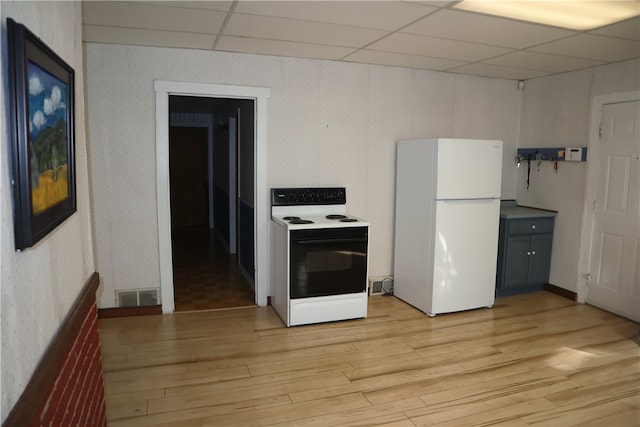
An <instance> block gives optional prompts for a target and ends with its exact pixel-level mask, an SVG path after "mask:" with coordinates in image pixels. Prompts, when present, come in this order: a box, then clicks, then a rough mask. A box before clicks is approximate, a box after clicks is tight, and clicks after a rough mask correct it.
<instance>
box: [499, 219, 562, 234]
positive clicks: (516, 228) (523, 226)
mask: <svg viewBox="0 0 640 427" xmlns="http://www.w3.org/2000/svg"><path fill="white" fill-rule="evenodd" d="M551 232H553V218H530V219H514V220H510V221H509V231H508V234H538V233H551Z"/></svg>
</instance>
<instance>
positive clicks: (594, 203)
mask: <svg viewBox="0 0 640 427" xmlns="http://www.w3.org/2000/svg"><path fill="white" fill-rule="evenodd" d="M597 207H598V201H597V200H594V201H593V203H591V209H593V213H596V208H597Z"/></svg>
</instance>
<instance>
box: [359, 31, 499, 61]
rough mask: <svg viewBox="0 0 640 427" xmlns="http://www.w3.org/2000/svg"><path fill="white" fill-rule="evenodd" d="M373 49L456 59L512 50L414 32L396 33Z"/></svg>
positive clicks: (468, 59)
mask: <svg viewBox="0 0 640 427" xmlns="http://www.w3.org/2000/svg"><path fill="white" fill-rule="evenodd" d="M367 48H368V49H371V50H382V51H387V52H399V53H408V54H411V55H420V56H430V57H435V58H446V59H455V60H459V61H467V62H470V61H481V60H483V59H487V58H491V57H494V56H498V55H503V54H505V53H508V52H511V49H505V48H501V47H495V46H487V45H481V44H475V43H467V42H460V41H454V40H445V39H439V38H434V37H423V36H417V35H413V34H404V33H394V34H391V35H390V36H388V37H385V38H384V39H382V40H379V41H377V42H375V43H373V44H371V45H370V46H367Z"/></svg>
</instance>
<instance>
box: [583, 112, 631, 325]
mask: <svg viewBox="0 0 640 427" xmlns="http://www.w3.org/2000/svg"><path fill="white" fill-rule="evenodd" d="M639 127H640V101H633V102H620V103H616V104H606V105H604V106H603V110H602V124H601V137H600V141H599V144H600V147H599V150H600V157H599V165H600V167H599V176H598V188H597V190H596V191H597V192H596V201H595V203H594V208H595V221H594V230H593V240H592V241H593V249H592V252H591V261H590V266H591V272H590V279H589V288H588V292H587V302H588V303H590V304H593V305H595V306H597V307H600V308H603V309H605V310H608V311H611V312H614V313H617V314H620V315H622V316H625V317H628V318H630V319H633V320H636V321H640V173H639V170H640V130H639Z"/></svg>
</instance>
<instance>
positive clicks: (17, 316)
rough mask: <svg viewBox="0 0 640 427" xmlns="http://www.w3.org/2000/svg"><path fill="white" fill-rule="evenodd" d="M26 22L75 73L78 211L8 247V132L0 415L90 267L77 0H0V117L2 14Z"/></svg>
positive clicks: (1, 210) (0, 221)
mask: <svg viewBox="0 0 640 427" xmlns="http://www.w3.org/2000/svg"><path fill="white" fill-rule="evenodd" d="M7 17H11V18H13V19H14V20H16V21H17V22H19V23H22V24H25V25H26V26H27V27H28V28H29V29H30V30H31V31H33V32H34V33H35V34H36V35H37V36H38V37H40V38H41V39H42V40H43V41H44V42H45V43H46V44H47V45H49V47H51V48H52V49H53V50H54V51H55V52H56V53H58V54H59V55H60V56H61V57H62V58H63V59H64V60H65V61H66V62H67V63H69V64H70V65H71V67H73V68H74V70H75V90H76V98H75V105H76V120H75V124H76V129H75V143H76V181H77V184H76V185H77V187H76V191H77V207H78V210H77V212H76V213H75V214H74V215H72V216H71V217H70V218H68V219H67V220H66V221H65V222H64V223H63V224H61V225H60V226H58V227H57V228H56V229H55V230H54V231H53V232H52V233H51V234H49V235H48V236H46V237H45V238H44V239H43V240H41V241H40V242H38V243H37V244H36V245H35V246H34V247H32V248H29V249H27V250H25V251H23V252H20V253H18V252H16V251H15V250H14V240H13V220H12V217H11V210H12V199H11V192H10V183H9V173H8V171H9V168H8V165H9V158H8V154H9V152H8V146H7V144H8V141H10V136H9V135H10V134H9V129H8V128H7V127H3V129H2V150H1V151H0V171H2V175H1V177H0V203H1V206H0V236H1V253H0V271H1V282H0V284H1V299H2V304H1V310H2V316H1V317H2V329H1V334H2V340H1V343H2V344H1V345H2V354H1V359H2V373H1V376H2V419H3V420H4V419H5V418H6V416H7V415H8V413H9V410H10V409H11V408H12V407H13V405H14V403H15V402H16V401H17V399H18V397H19V396H20V394H21V393H22V391H23V389H24V387H25V385H26V384H27V382H28V381H29V379H30V377H31V375H32V373H33V370H34V369H35V367H36V365H37V363H38V362H39V360H40V357H41V355H42V354H43V352H44V350H45V349H46V348H47V346H48V345H49V342H50V340H51V338H52V337H53V335H54V334H55V333H56V332H57V329H58V327H59V325H60V324H61V322H62V320H63V319H64V318H65V316H66V315H67V313H68V311H69V308H70V307H71V306H72V305H73V303H74V301H75V300H76V298H77V296H78V294H79V292H80V290H81V289H82V287H83V285H84V284H85V282H86V280H87V279H88V278H89V277H90V276H91V273H93V271H94V260H93V244H92V237H91V227H92V225H91V216H90V210H89V206H90V203H89V183H88V172H87V151H86V138H85V126H84V124H85V114H84V77H83V61H82V55H83V52H82V43H81V39H82V28H81V24H80V18H81V8H80V3H78V2H38V3H36V2H4V1H3V2H2V37H1V39H2V64H3V67H2V70H1V71H0V72H1V73H2V90H3V92H4V95H3V96H2V119H1V120H2V122H3V123H5V124H6V123H7V120H8V114H9V110H8V109H9V106H8V105H5V100H6V99H7V96H8V95H6V94H7V90H8V77H7V76H6V69H5V66H4V64H6V63H7V62H6V59H7V46H6V24H5V23H6V18H7Z"/></svg>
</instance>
